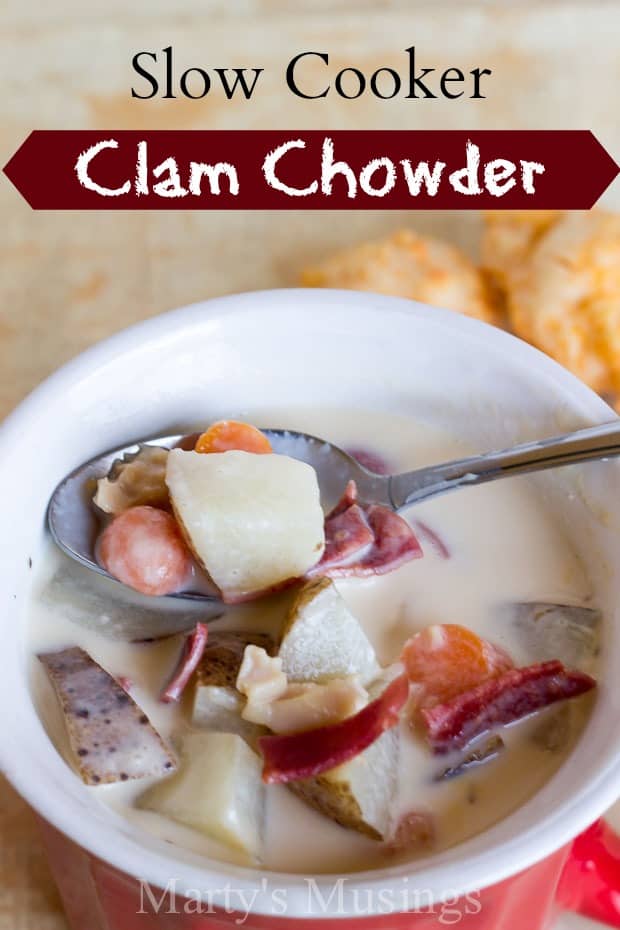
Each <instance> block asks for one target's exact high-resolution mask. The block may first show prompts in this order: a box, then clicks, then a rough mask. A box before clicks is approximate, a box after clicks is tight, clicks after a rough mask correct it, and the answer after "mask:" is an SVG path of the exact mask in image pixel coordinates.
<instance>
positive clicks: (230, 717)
mask: <svg viewBox="0 0 620 930" xmlns="http://www.w3.org/2000/svg"><path fill="white" fill-rule="evenodd" d="M248 643H252V645H254V646H261V647H262V648H263V649H265V650H266V651H267V652H269V653H271V652H272V650H273V646H274V644H273V640H272V639H271V637H270V636H268V635H267V634H266V633H254V632H250V631H239V632H233V631H226V632H220V631H219V630H218V631H216V632H215V633H212V634H211V635H210V636H209V641H208V643H207V645H206V648H205V651H204V654H203V657H202V660H201V662H200V665H199V666H198V668H197V669H196V693H195V696H194V709H193V717H192V722H193V724H194V726H198V727H204V728H206V729H209V730H223V731H230V732H231V733H240V734H241V735H242V736H244V737H245V738H247V737H248V736H249V735H250V734H252V733H253V732H254V730H255V729H256V728H255V727H253V725H252V724H249V723H247V722H246V721H245V720H243V719H242V717H241V711H242V710H243V705H244V703H245V701H244V698H243V696H242V695H241V694H240V693H239V691H237V688H236V687H235V682H236V681H237V675H238V674H239V669H240V667H241V662H242V660H243V651H244V649H245V647H246V645H247V644H248Z"/></svg>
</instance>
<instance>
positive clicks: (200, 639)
mask: <svg viewBox="0 0 620 930" xmlns="http://www.w3.org/2000/svg"><path fill="white" fill-rule="evenodd" d="M208 636H209V630H208V629H207V627H206V626H205V624H204V623H197V624H196V629H195V630H194V631H193V633H190V634H189V636H188V637H187V638H186V640H185V643H184V644H183V651H182V653H181V656H180V658H179V662H178V665H177V667H176V669H175V671H174V674H173V676H172V678H171V679H170V682H169V683H168V685H166V688H165V689H164V691H163V692H162V695H161V698H160V700H162V701H163V702H164V703H165V704H169V703H170V702H171V701H179V700H180V699H181V695H182V694H183V692H184V690H185V688H186V686H187V684H188V682H189V680H190V678H191V677H192V675H193V674H194V672H195V671H196V669H197V668H198V665H199V664H200V660H201V659H202V657H203V654H204V651H205V647H206V645H207V639H208Z"/></svg>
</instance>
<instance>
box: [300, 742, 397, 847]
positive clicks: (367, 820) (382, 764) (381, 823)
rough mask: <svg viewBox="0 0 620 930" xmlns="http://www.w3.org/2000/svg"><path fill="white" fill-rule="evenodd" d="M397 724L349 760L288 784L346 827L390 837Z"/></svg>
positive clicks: (395, 768) (312, 804)
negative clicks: (327, 770) (328, 769)
mask: <svg viewBox="0 0 620 930" xmlns="http://www.w3.org/2000/svg"><path fill="white" fill-rule="evenodd" d="M399 739H400V737H399V733H398V728H394V729H392V730H387V731H386V732H385V733H384V734H383V735H382V736H380V737H379V739H378V740H376V741H375V742H374V743H373V744H372V745H371V746H369V747H368V749H366V750H364V752H362V753H360V755H358V756H356V757H355V758H354V759H351V761H350V762H347V763H345V764H344V765H339V766H338V767H337V768H334V769H331V770H330V771H329V772H325V773H324V774H322V775H317V776H316V777H315V778H308V779H304V780H303V781H291V782H289V783H288V785H287V787H288V788H290V790H291V791H293V792H294V793H295V794H296V795H297V796H298V797H300V798H301V799H302V800H304V801H306V802H307V803H308V804H310V805H311V806H312V807H314V808H316V810H318V811H320V812H321V813H322V814H325V816H326V817H329V818H330V819H331V820H335V821H336V823H339V824H340V825H341V826H343V827H348V828H349V829H351V830H357V831H358V833H364V834H365V835H366V836H369V837H371V838H372V839H375V840H385V839H388V838H389V836H390V833H391V829H392V799H393V797H394V795H395V792H396V787H397V785H396V780H397V771H398V755H399Z"/></svg>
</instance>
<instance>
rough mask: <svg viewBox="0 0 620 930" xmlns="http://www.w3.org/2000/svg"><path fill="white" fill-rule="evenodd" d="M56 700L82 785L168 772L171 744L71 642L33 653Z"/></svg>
mask: <svg viewBox="0 0 620 930" xmlns="http://www.w3.org/2000/svg"><path fill="white" fill-rule="evenodd" d="M39 661H40V662H41V663H42V665H43V666H44V667H45V669H46V671H47V674H48V675H49V677H50V680H51V682H52V685H53V687H54V690H55V691H56V695H57V697H58V701H59V703H60V706H61V709H62V713H63V717H64V721H65V725H66V727H67V734H68V736H69V743H70V745H71V749H72V751H73V754H74V758H75V764H76V767H77V770H78V772H79V774H80V776H81V778H82V780H83V781H84V782H85V783H86V784H87V785H104V784H113V783H115V782H123V781H129V780H130V779H136V778H148V777H152V776H159V777H162V778H163V777H164V776H166V775H170V774H171V773H172V772H174V771H175V769H176V767H177V760H176V757H175V756H174V754H173V752H172V750H171V749H170V748H169V747H168V746H167V745H166V743H164V741H163V739H162V738H161V736H160V735H159V733H157V731H156V730H155V728H154V727H153V726H152V724H151V722H150V721H149V719H148V717H147V716H146V714H145V713H144V711H143V710H142V709H141V708H140V707H138V705H137V704H136V702H135V701H134V700H133V698H132V697H131V696H130V695H129V694H127V693H126V691H125V690H124V688H122V687H121V685H120V684H119V683H118V682H117V681H116V680H115V679H114V678H113V677H112V676H111V675H110V674H109V673H108V672H106V671H105V669H103V668H102V667H101V666H100V665H99V664H98V663H97V662H95V660H94V659H92V658H91V657H90V656H89V655H88V653H86V652H84V650H83V649H79V648H78V647H77V646H75V647H73V648H71V649H63V650H61V651H60V652H49V653H43V654H41V655H39Z"/></svg>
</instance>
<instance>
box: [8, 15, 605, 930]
mask: <svg viewBox="0 0 620 930" xmlns="http://www.w3.org/2000/svg"><path fill="white" fill-rule="evenodd" d="M0 18H1V21H0V73H1V75H2V80H1V88H2V94H1V97H0V158H1V159H2V163H3V164H4V163H6V161H8V159H9V158H10V156H11V155H12V154H13V152H14V151H15V150H16V149H17V148H18V146H19V145H20V144H21V142H22V141H23V139H24V138H25V136H26V135H27V134H28V133H29V132H30V130H32V129H35V128H36V129H52V128H53V129H60V128H66V129H80V128H84V129H86V128H89V129H91V128H92V129H122V128H130V129H138V128H149V129H157V128H162V129H163V128H165V129H171V128H174V129H192V128H208V129H216V128H274V129H275V128H284V129H292V128H316V129H329V128H338V129H345V128H376V129H381V128H410V129H416V128H439V129H445V128H506V129H513V128H528V129H535V128H562V129H568V128H576V129H577V128H578V129H592V130H593V131H594V132H595V134H596V135H597V136H598V138H599V139H600V141H601V142H602V143H603V145H605V146H606V147H607V148H608V150H609V151H610V153H611V154H612V156H614V157H615V158H616V160H618V159H619V157H620V121H619V120H618V100H617V88H618V86H620V55H619V53H618V52H619V48H618V46H619V37H620V3H619V2H616V0H581V2H572V0H551V2H527V0H524V2H520V3H512V2H510V0H503V2H500V0H498V2H493V0H489V2H478V3H476V2H470V3H468V4H467V8H465V5H464V4H462V3H459V2H458V0H428V2H420V0H418V2H415V0H413V2H412V0H383V2H381V0H379V2H371V0H355V2H347V0H340V2H338V0H332V2H329V0H297V2H295V3H292V2H285V0H235V2H233V0H175V2H174V3H173V4H171V3H170V2H168V0H150V2H149V3H148V4H147V3H139V2H138V3H132V4H127V3H126V2H125V0H106V2H103V0H90V2H88V3H84V0H56V2H55V3H49V4H48V3H42V2H40V0H21V2H19V0H4V2H3V3H2V4H1V9H0ZM168 45H172V46H173V48H174V54H175V61H176V65H177V67H178V69H179V71H181V70H184V69H185V68H189V67H192V66H200V67H203V68H205V69H207V70H208V69H210V68H215V67H263V68H264V69H265V72H264V74H263V75H262V76H261V79H260V84H259V87H258V90H257V92H256V93H255V95H254V96H253V98H252V100H251V101H249V102H248V101H241V100H238V99H236V100H234V101H227V100H225V99H224V98H223V97H222V96H221V95H217V94H216V93H215V92H212V93H211V94H210V95H209V96H208V97H207V98H205V99H203V100H186V99H176V100H162V99H154V100H136V99H132V98H131V96H130V88H131V85H132V83H134V79H135V75H134V73H133V71H132V68H131V59H132V57H133V55H134V54H135V53H136V52H138V51H142V50H146V51H161V49H162V48H164V47H165V46H168ZM410 45H415V46H416V49H417V53H418V56H419V64H420V65H423V66H434V67H437V68H438V69H444V68H447V67H450V66H460V67H462V68H463V69H464V70H466V71H467V70H469V69H471V68H474V67H488V68H492V69H493V75H492V77H491V78H490V79H487V83H486V93H487V95H488V96H487V99H484V100H469V99H465V98H464V99H460V100H455V101H449V100H443V99H442V100H439V99H438V100H417V101H416V100H407V99H404V98H403V97H397V98H395V99H394V100H377V99H375V98H373V97H371V96H362V97H361V98H359V99H358V100H343V99H341V98H339V97H337V96H335V95H333V94H332V95H330V96H328V97H327V98H325V99H321V100H314V101H304V100H301V99H299V98H296V97H295V96H293V95H292V94H291V93H290V92H289V91H288V90H287V89H286V87H285V82H284V72H285V69H286V65H287V63H288V61H289V60H290V59H291V58H292V57H293V56H294V55H295V54H297V53H299V52H301V51H307V50H315V51H321V52H328V53H329V55H330V67H329V71H330V73H332V74H335V73H336V71H337V70H339V69H340V68H343V67H346V66H349V65H353V66H355V67H358V68H360V69H361V70H362V71H364V72H367V73H369V74H370V73H372V72H373V71H374V70H376V69H377V68H379V67H382V66H391V67H395V68H396V69H397V70H399V69H402V70H404V68H405V55H404V54H403V49H405V48H406V47H407V46H410ZM41 170H44V166H43V165H42V166H41ZM604 203H605V204H606V205H607V206H610V207H611V208H617V209H620V182H619V181H616V182H615V184H614V185H612V188H611V189H610V190H609V191H608V193H607V195H606V197H605V200H604ZM0 214H1V216H2V223H1V224H0V256H1V258H0V261H1V274H0V418H1V417H3V416H4V415H6V414H7V413H8V412H9V411H10V410H11V409H12V407H13V406H14V405H15V404H16V403H17V402H18V401H19V400H21V399H22V397H23V396H24V395H25V394H26V393H27V392H28V391H29V390H30V389H31V388H32V387H34V386H35V385H36V384H37V383H38V382H39V381H40V380H41V379H43V378H44V377H45V376H46V375H47V374H49V373H50V372H51V371H52V370H54V369H55V368H57V367H58V366H59V365H60V364H62V363H63V362H65V361H66V360H67V359H69V358H71V357H72V356H73V355H75V354H76V353H77V352H79V351H81V350H82V349H83V348H85V347H86V346H88V345H89V344H91V343H92V342H94V341H96V340H98V339H100V338H102V337H104V336H106V335H108V334H110V333H112V332H114V331H115V330H118V329H120V328H122V327H124V326H126V325H128V324H130V323H133V322H135V321H138V320H140V319H143V318H145V317H148V316H151V315H153V314H156V313H159V312H160V311H163V310H166V309H170V308H172V307H175V306H179V305H183V304H186V303H190V302H193V301H196V300H201V299H203V298H206V297H210V296H214V295H219V294H225V293H229V292H233V291H240V290H247V289H256V288H268V287H281V286H288V285H291V284H295V283H297V282H298V280H299V274H300V271H301V269H302V268H303V267H304V266H306V265H309V264H316V263H317V262H320V261H321V260H322V259H324V258H325V257H327V256H328V255H330V254H331V253H333V251H334V250H335V249H336V248H340V247H344V246H351V245H353V244H355V243H359V242H363V241H364V240H367V239H370V238H376V237H381V236H383V235H386V234H388V233H390V232H392V231H393V230H395V229H397V228H399V227H402V226H409V227H412V228H414V229H416V230H418V231H420V232H422V233H425V234H428V233H432V234H434V235H439V236H441V237H445V238H446V239H447V240H448V241H449V242H451V243H453V244H455V245H457V246H460V247H462V248H463V249H464V250H465V252H467V253H468V254H469V255H470V257H471V258H473V259H474V260H475V259H477V253H478V249H479V239H480V224H481V221H480V217H479V216H478V215H477V214H475V213H456V214H437V213H420V214H417V215H416V214H414V213H389V212H383V211H377V212H353V213H327V212H317V213H311V212H308V213H301V212H300V213H297V212H286V213H270V214H267V213H233V212H231V213H228V214H227V213H219V212H209V211H205V212H201V213H199V212H187V213H183V212H165V213H164V212H162V213H156V212H151V213H147V212H145V213H130V212H127V213H124V212H110V213H104V212H101V213H72V212H67V213H55V214H51V213H50V214H47V213H34V212H33V211H31V209H30V207H29V206H28V205H27V204H26V203H25V202H24V201H23V200H22V199H21V198H20V196H19V195H18V194H17V192H16V191H15V190H14V189H13V187H12V186H11V184H10V183H9V182H8V181H7V180H6V179H5V178H4V177H3V178H2V181H1V182H0ZM41 777H44V773H42V774H41ZM35 928H36V930H66V924H65V922H64V918H63V917H62V914H61V910H60V904H59V901H58V898H57V896H56V893H55V891H54V889H53V886H52V884H51V880H50V878H49V875H48V872H47V868H46V866H45V864H44V861H43V858H42V854H41V852H40V849H39V845H38V841H37V837H36V830H35V825H34V822H33V818H32V816H31V814H30V813H29V812H28V811H27V810H26V809H25V807H24V805H23V804H22V803H21V801H20V800H19V799H18V798H17V796H16V795H15V794H14V793H13V792H12V790H11V789H10V788H9V787H8V785H6V783H4V782H2V781H1V779H0V930H35Z"/></svg>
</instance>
